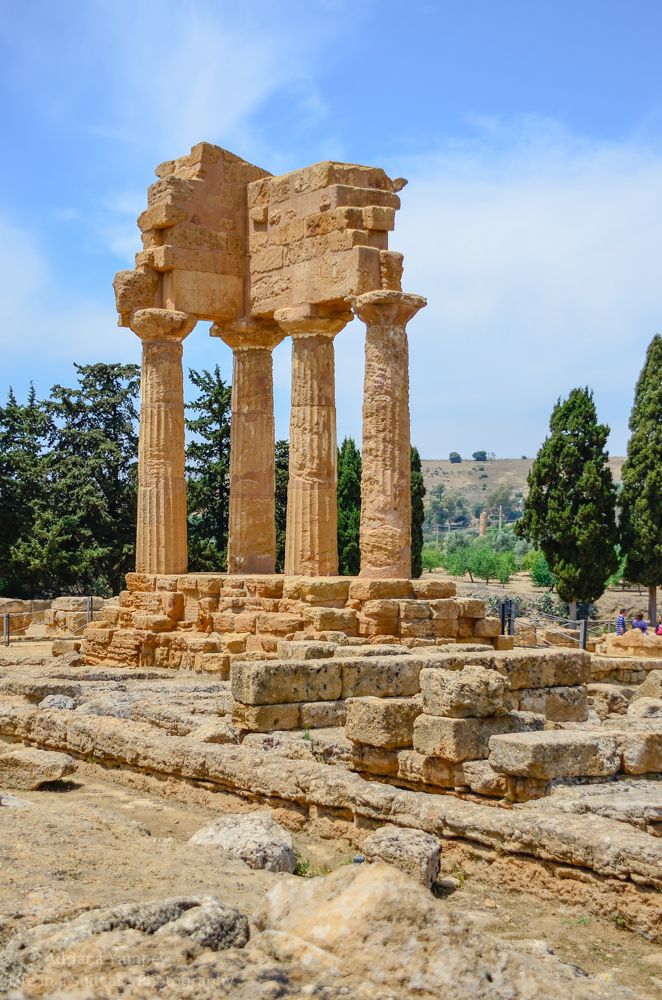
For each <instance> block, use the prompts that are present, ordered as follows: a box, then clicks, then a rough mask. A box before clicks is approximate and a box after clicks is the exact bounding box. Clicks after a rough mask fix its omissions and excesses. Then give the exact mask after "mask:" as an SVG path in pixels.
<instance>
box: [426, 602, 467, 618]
mask: <svg viewBox="0 0 662 1000" xmlns="http://www.w3.org/2000/svg"><path fill="white" fill-rule="evenodd" d="M459 607H460V606H459V602H458V601H455V600H453V598H450V597H448V598H442V599H440V600H438V601H430V611H431V612H432V617H433V618H448V619H452V620H455V619H456V618H457V617H458V616H459Z"/></svg>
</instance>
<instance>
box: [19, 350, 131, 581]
mask: <svg viewBox="0 0 662 1000" xmlns="http://www.w3.org/2000/svg"><path fill="white" fill-rule="evenodd" d="M74 367H75V368H76V372H77V375H78V386H77V387H76V388H73V389H69V388H65V387H63V386H61V385H56V386H53V388H52V389H51V398H50V399H49V400H48V402H47V403H46V404H45V411H46V413H47V416H48V419H49V426H48V453H47V455H45V457H44V460H43V469H44V474H45V482H44V486H43V489H42V491H41V494H40V496H39V497H38V499H37V500H36V501H35V505H34V512H35V513H34V523H33V526H32V530H31V531H30V532H29V534H23V535H22V536H21V538H20V539H19V540H18V541H17V543H16V544H15V545H14V546H13V547H12V552H11V556H12V562H13V564H14V568H15V571H16V572H17V574H20V576H21V577H22V578H23V579H25V580H27V581H29V583H30V586H31V588H32V590H33V592H39V593H42V594H44V595H45V594H53V593H58V592H59V593H62V592H67V591H68V592H74V593H88V594H90V593H92V594H94V593H96V594H104V593H112V592H115V593H117V592H118V591H119V589H120V588H121V585H122V577H123V575H124V573H126V572H127V571H128V570H129V569H130V568H131V567H132V565H133V563H134V540H135V530H136V452H137V445H138V435H137V419H138V414H137V411H136V398H137V394H138V386H139V369H138V367H137V366H136V365H116V364H94V365H75V366H74Z"/></svg>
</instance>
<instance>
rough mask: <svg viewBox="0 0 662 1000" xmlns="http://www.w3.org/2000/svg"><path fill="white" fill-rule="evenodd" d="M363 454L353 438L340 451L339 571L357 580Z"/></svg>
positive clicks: (348, 439) (344, 443) (347, 439)
mask: <svg viewBox="0 0 662 1000" xmlns="http://www.w3.org/2000/svg"><path fill="white" fill-rule="evenodd" d="M360 522H361V452H360V451H359V450H358V448H357V447H356V444H355V443H354V441H353V439H352V438H345V440H344V441H343V443H342V445H341V447H340V448H339V450H338V571H339V572H340V573H341V574H342V575H343V576H357V575H358V572H359V568H360V562H361V552H360V549H359V526H360Z"/></svg>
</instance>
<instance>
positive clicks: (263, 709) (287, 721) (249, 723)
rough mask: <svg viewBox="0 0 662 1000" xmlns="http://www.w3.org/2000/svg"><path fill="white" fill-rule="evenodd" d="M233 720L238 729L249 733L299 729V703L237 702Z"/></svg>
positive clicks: (233, 708) (234, 706) (233, 711)
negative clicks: (264, 703)
mask: <svg viewBox="0 0 662 1000" xmlns="http://www.w3.org/2000/svg"><path fill="white" fill-rule="evenodd" d="M232 722H233V724H234V725H235V726H236V728H237V729H239V730H241V731H242V732H248V733H273V732H277V731H278V730H281V729H284V730H288V729H298V728H299V705H243V704H241V703H239V702H235V703H234V705H233V706H232Z"/></svg>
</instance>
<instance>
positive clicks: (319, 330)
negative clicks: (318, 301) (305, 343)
mask: <svg viewBox="0 0 662 1000" xmlns="http://www.w3.org/2000/svg"><path fill="white" fill-rule="evenodd" d="M274 319H275V321H276V322H277V323H278V325H279V326H280V328H281V330H283V332H284V333H285V334H287V335H288V336H290V337H314V336H321V337H335V336H336V334H338V333H340V331H341V330H343V329H344V328H345V327H346V326H347V324H348V323H349V322H351V320H352V313H351V310H350V309H343V310H341V311H339V312H338V311H336V312H330V311H328V310H322V309H319V308H318V307H317V306H310V305H308V306H291V307H289V308H287V309H277V310H276V312H275V313H274Z"/></svg>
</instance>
